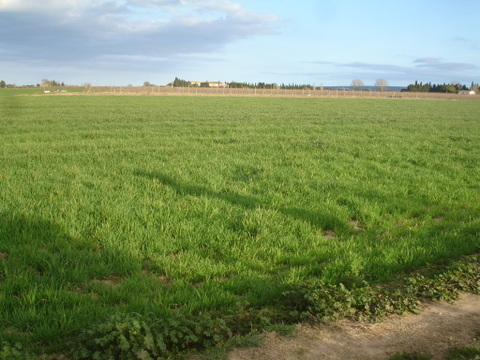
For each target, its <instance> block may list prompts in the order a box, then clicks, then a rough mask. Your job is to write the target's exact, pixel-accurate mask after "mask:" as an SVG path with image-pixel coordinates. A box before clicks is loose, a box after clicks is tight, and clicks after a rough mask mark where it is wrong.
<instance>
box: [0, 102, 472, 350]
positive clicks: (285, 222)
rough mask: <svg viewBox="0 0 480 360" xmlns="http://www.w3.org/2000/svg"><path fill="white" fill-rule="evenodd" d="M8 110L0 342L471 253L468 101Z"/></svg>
mask: <svg viewBox="0 0 480 360" xmlns="http://www.w3.org/2000/svg"><path fill="white" fill-rule="evenodd" d="M0 106H1V108H2V116H1V117H0V139H1V141H0V165H1V169H2V170H1V172H0V329H1V330H0V341H6V342H8V343H17V342H18V343H20V344H22V346H23V348H26V349H31V350H32V351H37V352H38V351H45V352H56V351H57V352H58V351H60V352H61V351H64V350H63V349H65V346H66V344H67V341H68V340H70V339H72V338H73V337H75V336H76V334H78V333H79V332H80V331H81V329H85V328H88V327H89V326H91V325H92V323H94V322H96V321H98V320H101V319H106V318H107V317H108V316H109V315H111V314H115V313H137V314H141V315H142V316H147V315H148V314H150V315H151V316H152V317H154V318H169V317H172V316H173V315H172V314H184V315H185V316H189V315H190V314H199V313H210V314H214V315H215V316H224V317H228V316H235V315H236V314H240V313H242V312H243V311H247V310H248V309H263V308H275V306H279V303H280V302H281V298H282V294H283V293H284V292H285V291H286V290H287V288H288V286H289V284H292V283H293V284H295V283H299V282H301V281H304V280H309V279H316V280H318V281H321V282H322V284H326V285H328V284H330V285H338V284H340V283H342V284H343V285H345V286H346V287H351V286H355V285H357V284H362V283H365V282H367V283H372V284H380V283H383V282H388V281H391V280H392V279H393V278H395V277H396V276H398V275H401V274H407V273H409V272H411V271H412V270H414V269H417V268H419V267H422V266H425V265H427V264H441V263H444V262H447V261H448V260H451V259H457V258H459V257H461V256H464V255H469V254H474V253H477V252H478V249H479V245H480V239H479V236H478V229H479V227H480V222H479V221H480V220H479V219H480V168H479V164H480V162H479V161H478V160H479V159H480V111H479V110H480V109H479V106H478V104H477V102H461V101H455V102H454V101H414V100H413V101H409V100H402V101H399V100H355V99H343V100H342V99H300V98H298V99H286V98H229V97H223V98H222V97H200V98H196V97H121V96H116V97H115V96H111V97H110V96H38V97H30V96H22V97H15V96H3V97H0ZM175 316H177V315H175ZM149 326H150V325H149ZM152 326H154V325H152ZM155 326H156V325H155ZM189 326H190V325H189ZM39 349H41V350H39Z"/></svg>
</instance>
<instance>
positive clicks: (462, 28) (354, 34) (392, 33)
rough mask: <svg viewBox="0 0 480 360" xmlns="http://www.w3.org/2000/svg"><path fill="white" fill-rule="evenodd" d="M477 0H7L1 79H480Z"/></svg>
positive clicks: (1, 12) (2, 0) (0, 33)
mask: <svg viewBox="0 0 480 360" xmlns="http://www.w3.org/2000/svg"><path fill="white" fill-rule="evenodd" d="M479 14H480V0H402V1H392V0H296V1H294V0H264V1H261V0H256V1H254V0H0V79H2V80H5V81H6V82H7V83H16V84H18V85H22V84H36V83H38V82H40V81H41V79H44V78H48V79H54V80H57V81H61V82H65V83H67V84H78V85H81V84H83V83H86V82H90V83H92V84H94V85H127V84H133V85H142V84H143V83H144V81H149V82H151V83H153V84H159V85H164V84H167V83H168V82H170V81H172V80H173V79H174V78H175V77H179V78H182V79H185V80H201V81H204V80H210V81H241V82H243V81H245V82H260V81H262V82H276V83H279V84H281V83H286V84H287V83H297V84H305V83H308V84H315V85H317V86H320V85H324V86H329V85H349V84H350V83H351V82H352V80H353V79H361V80H362V81H363V82H364V83H365V85H373V84H374V83H375V80H376V79H379V78H382V79H386V80H387V81H388V83H389V84H390V85H399V86H404V85H408V84H409V83H412V82H414V81H415V80H418V81H422V82H428V81H431V82H433V83H444V82H447V83H448V82H452V81H458V82H461V83H462V84H467V85H469V84H470V83H471V82H472V81H474V82H480V36H479V35H478V33H479V22H478V15H479Z"/></svg>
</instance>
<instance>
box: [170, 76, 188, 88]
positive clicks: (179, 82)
mask: <svg viewBox="0 0 480 360" xmlns="http://www.w3.org/2000/svg"><path fill="white" fill-rule="evenodd" d="M188 86H190V82H189V81H186V80H182V79H179V78H177V77H176V78H175V80H173V87H188Z"/></svg>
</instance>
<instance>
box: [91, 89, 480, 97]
mask: <svg viewBox="0 0 480 360" xmlns="http://www.w3.org/2000/svg"><path fill="white" fill-rule="evenodd" d="M84 93H87V94H91V95H102V94H104V95H107V94H109V95H145V96H146V95H150V96H152V95H163V96H264V97H269V96H271V97H316V98H366V99H387V98H393V99H451V100H480V96H479V95H463V94H443V93H418V92H399V91H359V90H342V89H324V90H313V89H304V90H303V89H299V90H290V89H252V88H203V87H169V86H138V87H136V86H123V87H122V86H120V87H119V86H94V87H91V88H90V89H85V91H84Z"/></svg>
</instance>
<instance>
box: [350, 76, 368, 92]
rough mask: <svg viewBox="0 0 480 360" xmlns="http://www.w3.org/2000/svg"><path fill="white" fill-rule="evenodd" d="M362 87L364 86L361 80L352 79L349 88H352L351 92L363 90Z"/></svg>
mask: <svg viewBox="0 0 480 360" xmlns="http://www.w3.org/2000/svg"><path fill="white" fill-rule="evenodd" d="M364 85H365V84H364V83H363V81H362V80H360V79H353V80H352V83H351V85H350V86H351V87H352V89H353V90H362V88H363V86H364Z"/></svg>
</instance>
